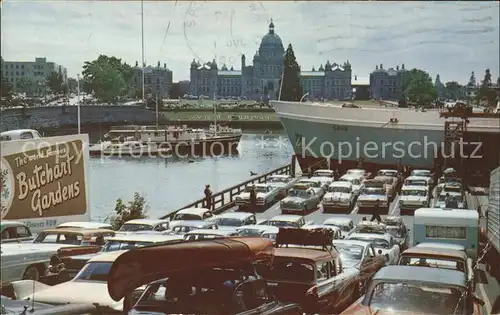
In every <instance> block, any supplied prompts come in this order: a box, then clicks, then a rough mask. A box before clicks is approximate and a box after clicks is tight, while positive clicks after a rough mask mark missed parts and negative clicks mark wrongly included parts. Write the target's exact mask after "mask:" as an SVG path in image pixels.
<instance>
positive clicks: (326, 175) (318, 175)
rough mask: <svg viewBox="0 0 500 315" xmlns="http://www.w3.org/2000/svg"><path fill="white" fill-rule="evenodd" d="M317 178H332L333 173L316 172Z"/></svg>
mask: <svg viewBox="0 0 500 315" xmlns="http://www.w3.org/2000/svg"><path fill="white" fill-rule="evenodd" d="M313 176H316V177H332V173H330V172H319V171H318V172H314V175H313Z"/></svg>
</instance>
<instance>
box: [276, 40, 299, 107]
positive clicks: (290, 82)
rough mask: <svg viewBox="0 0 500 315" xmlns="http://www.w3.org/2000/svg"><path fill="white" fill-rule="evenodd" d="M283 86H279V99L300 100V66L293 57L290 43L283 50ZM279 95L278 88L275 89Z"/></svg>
mask: <svg viewBox="0 0 500 315" xmlns="http://www.w3.org/2000/svg"><path fill="white" fill-rule="evenodd" d="M283 66H284V68H283V78H282V80H283V84H281V81H280V86H283V87H282V88H281V100H283V101H300V99H301V98H302V84H301V83H300V66H299V64H298V63H297V60H296V58H295V53H294V52H293V48H292V44H289V45H288V48H287V49H286V52H285V60H284V63H283ZM277 93H278V95H279V89H278V91H277Z"/></svg>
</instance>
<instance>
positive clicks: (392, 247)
mask: <svg viewBox="0 0 500 315" xmlns="http://www.w3.org/2000/svg"><path fill="white" fill-rule="evenodd" d="M346 239H347V240H355V241H363V242H370V243H372V244H373V247H374V248H375V249H376V250H377V253H378V254H379V255H384V256H385V258H386V264H387V265H394V264H397V263H398V260H399V253H400V249H399V246H398V244H396V242H394V238H393V237H392V235H391V234H388V233H385V234H375V233H352V234H350V235H349V236H347V238H346Z"/></svg>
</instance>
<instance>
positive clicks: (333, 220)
mask: <svg viewBox="0 0 500 315" xmlns="http://www.w3.org/2000/svg"><path fill="white" fill-rule="evenodd" d="M351 222H353V223H354V221H353V220H352V219H351V218H347V217H333V218H328V219H326V220H325V222H323V224H324V225H327V224H328V223H330V224H333V223H337V224H343V225H348V224H350V223H351Z"/></svg>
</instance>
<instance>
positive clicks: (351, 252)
mask: <svg viewBox="0 0 500 315" xmlns="http://www.w3.org/2000/svg"><path fill="white" fill-rule="evenodd" d="M335 248H336V249H337V250H338V251H339V252H340V257H341V259H342V262H344V260H356V261H357V260H361V258H362V257H363V249H364V248H363V246H359V245H352V244H335Z"/></svg>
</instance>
